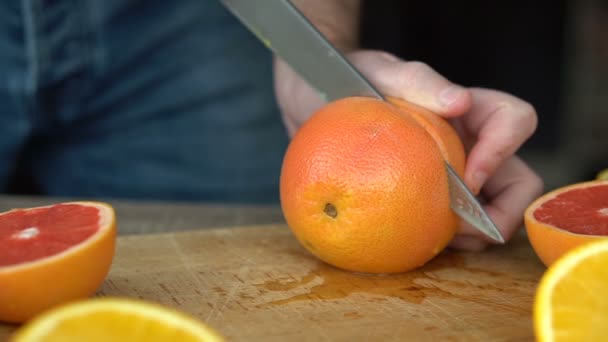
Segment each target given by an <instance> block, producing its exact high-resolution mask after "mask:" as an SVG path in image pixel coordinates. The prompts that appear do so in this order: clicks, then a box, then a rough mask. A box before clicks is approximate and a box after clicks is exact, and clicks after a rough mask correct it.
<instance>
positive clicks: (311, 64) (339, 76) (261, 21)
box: [220, 0, 505, 243]
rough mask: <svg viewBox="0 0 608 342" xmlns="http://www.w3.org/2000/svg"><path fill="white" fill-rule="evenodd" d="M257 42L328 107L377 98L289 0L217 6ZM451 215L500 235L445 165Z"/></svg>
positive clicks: (242, 0) (241, 0) (228, 0)
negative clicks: (352, 98)
mask: <svg viewBox="0 0 608 342" xmlns="http://www.w3.org/2000/svg"><path fill="white" fill-rule="evenodd" d="M220 2H222V4H223V5H224V6H225V7H226V8H227V9H228V10H229V11H230V12H232V13H233V14H234V15H235V16H236V17H237V18H238V19H239V20H240V21H241V22H242V23H243V24H244V25H245V26H246V27H247V28H248V29H249V30H250V31H251V32H253V34H255V35H256V36H257V37H258V39H260V40H261V41H262V43H264V45H266V47H267V48H269V49H271V50H272V51H273V52H274V53H275V54H277V55H278V56H280V57H281V58H282V59H283V60H284V61H285V62H287V64H289V65H290V66H291V67H292V68H293V69H294V70H295V71H296V72H297V73H298V74H299V75H300V76H301V77H302V78H304V79H305V80H306V81H307V82H308V83H309V84H311V85H312V87H313V88H315V89H316V90H317V91H318V92H319V93H320V95H321V97H322V98H323V99H325V100H327V101H331V100H336V99H340V98H344V97H348V96H355V95H357V96H370V97H375V98H377V99H381V100H384V97H383V96H382V94H381V93H380V92H379V91H378V90H377V89H376V88H374V86H373V85H372V84H371V83H370V82H369V81H368V80H367V79H366V78H365V77H364V76H363V75H362V74H361V73H360V72H359V71H358V70H357V69H356V68H355V67H354V66H353V65H352V64H351V63H350V62H349V61H348V60H347V59H346V58H345V57H344V56H343V55H342V54H341V53H340V52H339V51H338V50H337V49H336V48H335V47H334V46H333V45H332V44H331V43H330V42H329V41H328V40H327V39H326V38H325V36H323V34H322V33H321V32H319V31H318V30H317V29H316V27H315V26H314V25H313V24H312V23H310V21H308V19H307V18H306V17H305V16H304V15H303V14H302V13H300V11H299V10H298V9H297V8H296V7H295V6H294V5H293V4H292V3H291V2H290V1H288V0H256V1H252V0H220ZM445 165H446V170H447V175H448V186H449V192H450V206H451V208H452V210H453V211H454V212H455V213H456V214H457V215H458V216H460V217H461V218H462V219H464V220H465V221H466V222H468V223H469V224H471V225H472V226H473V227H475V228H476V229H478V230H479V231H480V232H482V233H483V234H485V235H486V236H488V237H489V238H491V239H492V240H494V241H496V242H499V243H504V241H505V240H504V238H503V237H502V235H501V233H500V231H499V230H498V228H497V227H496V225H495V224H494V222H493V221H492V220H491V219H490V217H489V216H488V214H487V213H486V212H485V210H484V209H483V207H482V206H481V204H480V203H479V201H477V199H476V198H475V196H474V195H473V193H472V192H471V191H470V190H469V189H468V188H467V186H466V185H465V183H464V181H463V180H462V179H461V178H460V177H459V176H458V174H457V173H456V172H455V171H454V169H453V168H452V167H451V166H450V164H449V163H447V161H446V163H445Z"/></svg>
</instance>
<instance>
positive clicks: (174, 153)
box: [0, 0, 288, 202]
mask: <svg viewBox="0 0 608 342" xmlns="http://www.w3.org/2000/svg"><path fill="white" fill-rule="evenodd" d="M0 35H2V37H0V76H1V77H0V82H1V84H0V142H1V144H0V158H1V161H2V163H1V164H0V191H5V189H6V188H7V186H8V183H9V181H10V179H11V178H10V177H11V174H12V173H13V172H14V170H15V166H16V165H17V161H19V165H20V168H19V170H20V171H19V172H24V173H27V176H28V177H31V178H32V179H33V180H34V181H35V182H36V183H37V185H38V186H39V188H40V189H41V190H42V191H43V192H44V193H47V194H50V195H58V196H79V197H106V198H112V197H122V198H144V199H176V200H206V201H225V202H276V201H277V200H278V179H279V173H280V163H281V160H282V156H283V153H284V150H285V147H286V145H287V141H288V139H287V136H286V134H285V130H284V128H283V126H282V123H281V121H280V115H279V113H278V110H277V108H276V103H275V99H274V97H273V91H272V79H271V78H272V70H271V56H270V54H269V53H268V52H267V51H266V50H265V48H264V47H263V45H262V44H260V43H259V42H258V41H257V40H256V38H255V37H254V36H253V35H252V34H250V33H249V32H248V31H247V30H246V29H245V28H244V27H243V26H241V25H240V23H238V21H236V20H235V19H234V18H233V17H232V16H231V15H230V13H229V12H227V11H226V10H225V9H224V8H223V7H222V6H221V5H220V4H219V2H217V1H215V0H192V1H191V0H181V1H162V0H152V1H150V0H148V1H144V0H142V1H137V0H134V1H127V0H122V1H121V0H109V1H108V0H63V1H62V0H55V1H51V0H21V1H3V2H1V3H0Z"/></svg>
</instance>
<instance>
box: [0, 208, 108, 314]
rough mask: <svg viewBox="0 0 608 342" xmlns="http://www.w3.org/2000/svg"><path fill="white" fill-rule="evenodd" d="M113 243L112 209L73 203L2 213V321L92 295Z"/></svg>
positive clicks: (0, 221) (100, 279)
mask: <svg viewBox="0 0 608 342" xmlns="http://www.w3.org/2000/svg"><path fill="white" fill-rule="evenodd" d="M115 244H116V222H115V214H114V209H113V208H112V207H111V206H110V205H108V204H105V203H97V202H71V203H61V204H56V205H51V206H46V207H37V208H27V209H15V210H11V211H8V212H5V213H2V214H0V246H2V248H0V303H1V305H0V321H5V322H13V323H18V322H23V321H25V320H27V319H29V318H31V317H33V316H34V315H36V314H38V313H40V312H42V311H44V310H46V309H49V308H51V307H53V306H55V305H58V304H62V303H65V302H67V301H71V300H76V299H81V298H86V297H88V296H90V295H92V294H93V293H94V292H95V291H96V290H97V289H98V288H99V286H100V285H101V283H102V282H103V280H104V279H105V277H106V275H107V274H108V271H109V269H110V265H111V263H112V259H113V257H114V249H115Z"/></svg>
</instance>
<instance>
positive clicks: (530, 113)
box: [516, 102, 538, 136]
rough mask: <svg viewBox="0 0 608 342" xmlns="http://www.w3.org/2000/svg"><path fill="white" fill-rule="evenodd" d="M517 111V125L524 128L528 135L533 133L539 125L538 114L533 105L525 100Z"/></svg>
mask: <svg viewBox="0 0 608 342" xmlns="http://www.w3.org/2000/svg"><path fill="white" fill-rule="evenodd" d="M516 113H517V118H516V119H517V122H516V125H517V127H520V128H523V129H524V131H525V132H526V136H530V135H532V134H533V133H534V132H535V131H536V127H537V126H538V115H537V114H536V109H535V108H534V106H533V105H531V104H530V103H528V102H523V103H522V104H521V105H520V107H519V108H518V110H517V111H516Z"/></svg>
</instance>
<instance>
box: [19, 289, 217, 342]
mask: <svg viewBox="0 0 608 342" xmlns="http://www.w3.org/2000/svg"><path fill="white" fill-rule="evenodd" d="M13 341H14V342H30V341H41V342H51V341H62V342H71V341H131V342H135V341H146V342H154V341H180V342H181V341H183V342H188V341H210V342H211V341H223V338H222V337H221V336H220V335H219V334H218V333H217V332H215V331H214V330H213V329H212V328H210V327H208V326H206V325H205V324H204V323H203V322H200V321H198V320H196V319H194V318H192V317H190V316H188V315H186V314H183V313H181V312H178V311H175V310H172V309H168V308H165V307H163V306H160V305H158V304H152V303H148V302H144V301H140V300H133V299H123V298H97V299H90V300H84V301H79V302H75V303H70V304H67V305H64V306H60V307H58V308H55V309H53V310H50V311H48V312H46V313H44V314H42V315H41V316H39V317H37V318H35V319H34V320H32V321H30V322H29V323H28V324H26V325H25V326H23V327H22V328H20V329H19V330H18V331H17V332H16V333H15V335H14V336H13Z"/></svg>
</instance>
